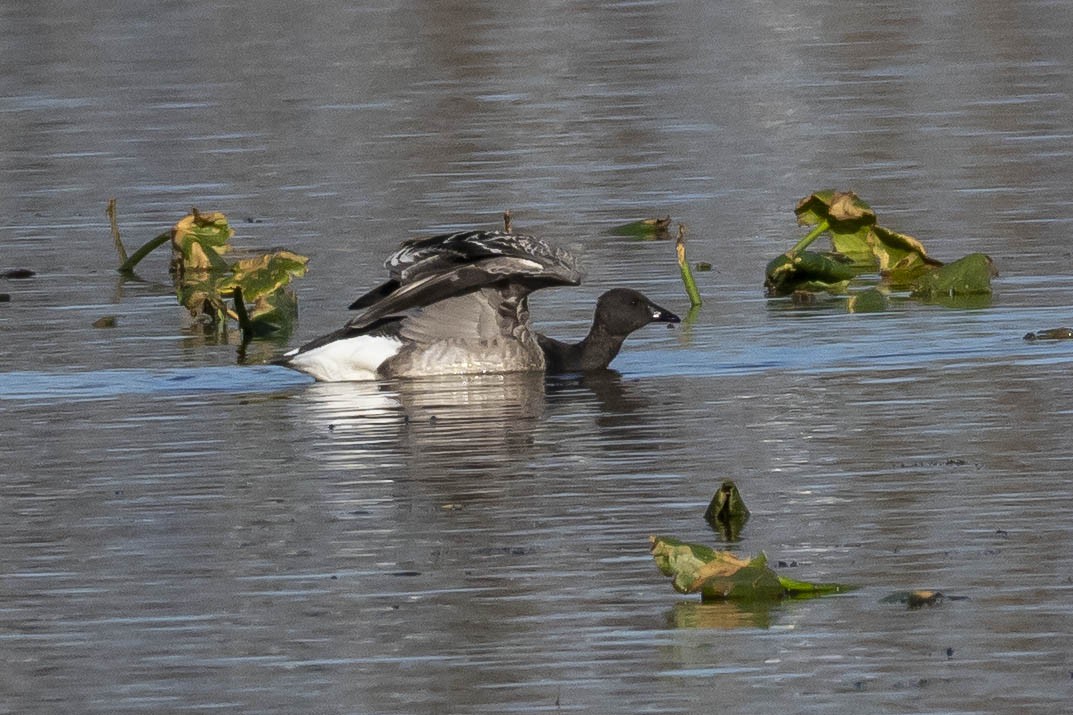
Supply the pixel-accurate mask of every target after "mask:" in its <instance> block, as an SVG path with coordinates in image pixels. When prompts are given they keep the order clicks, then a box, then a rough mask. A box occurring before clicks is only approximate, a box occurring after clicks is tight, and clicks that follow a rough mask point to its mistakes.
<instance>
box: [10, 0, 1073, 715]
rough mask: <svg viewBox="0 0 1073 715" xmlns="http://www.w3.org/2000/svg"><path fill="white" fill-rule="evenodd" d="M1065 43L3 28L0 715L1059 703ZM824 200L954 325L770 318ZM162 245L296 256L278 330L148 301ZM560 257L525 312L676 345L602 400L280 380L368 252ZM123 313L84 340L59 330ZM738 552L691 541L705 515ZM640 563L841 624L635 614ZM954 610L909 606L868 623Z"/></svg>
mask: <svg viewBox="0 0 1073 715" xmlns="http://www.w3.org/2000/svg"><path fill="white" fill-rule="evenodd" d="M1071 26H1073V6H1070V5H1069V4H1068V3H1061V2H1043V1H1037V0H1029V1H1026V2H1015V3H1009V2H995V1H992V0H985V1H984V2H979V3H971V4H967V3H922V2H914V3H875V2H872V3H830V2H819V1H816V0H808V1H805V2H772V3H760V4H757V3H753V4H744V5H743V4H740V3H739V4H727V3H710V2H699V1H698V2H682V3H675V2H666V1H662V0H653V1H651V2H541V3H536V2H533V3H502V2H480V1H477V2H461V1H460V2H450V3H418V2H393V1H387V0H385V1H383V2H371V3H362V4H360V5H352V4H349V3H341V2H325V3H317V4H315V5H302V4H294V3H282V2H265V3H235V2H222V3H155V4H146V3H135V2H129V1H122V2H116V3H80V2H62V1H52V0H34V2H28V1H22V0H8V1H7V2H5V3H3V4H2V5H0V27H2V28H3V32H0V66H2V67H3V68H4V69H3V71H2V72H0V138H2V141H0V270H6V269H10V268H28V269H31V270H34V271H35V272H36V275H35V276H34V277H32V278H28V279H21V280H16V279H0V293H4V294H7V295H9V296H10V302H4V303H0V436H2V437H0V712H3V713H30V712H42V713H52V712H64V713H68V712H86V713H116V712H154V713H157V712H187V711H198V712H202V711H223V712H249V713H269V712H273V713H276V712H278V713H295V712H309V713H314V712H315V713H448V712H449V713H468V712H484V713H507V712H586V713H706V712H726V713H756V712H761V713H763V712H809V713H958V714H962V713H965V714H967V713H1055V712H1062V711H1064V710H1065V709H1067V708H1068V703H1069V702H1070V699H1071V697H1073V645H1071V644H1070V634H1071V632H1073V606H1071V602H1073V555H1071V551H1070V543H1071V541H1073V520H1071V519H1070V514H1071V512H1073V496H1071V491H1073V450H1071V449H1070V447H1069V438H1068V435H1069V434H1070V432H1071V428H1073V407H1071V405H1073V383H1071V382H1070V380H1069V378H1068V374H1069V370H1070V369H1071V365H1073V344H1070V343H1066V342H1036V343H1029V342H1025V341H1023V340H1022V336H1023V335H1024V333H1026V332H1028V331H1030V330H1037V329H1040V328H1048V327H1057V326H1060V325H1070V324H1071V323H1073V311H1071V309H1070V306H1071V303H1073V270H1071V269H1073V251H1071V250H1070V248H1069V245H1070V244H1069V238H1070V234H1071V232H1073V190H1071V188H1070V187H1073V122H1071V120H1070V117H1073V99H1071V93H1073V45H1071V44H1070V43H1069V40H1068V29H1069V28H1070V27H1071ZM822 188H843V189H853V190H855V191H856V192H857V193H858V194H860V195H861V196H862V197H863V198H864V199H865V200H867V201H868V202H869V203H870V204H871V205H872V206H873V207H874V208H875V209H876V211H877V212H878V214H879V217H880V223H882V224H884V225H887V226H890V227H892V228H895V229H897V230H900V231H903V232H907V233H910V234H912V235H914V236H916V237H918V238H919V239H920V240H922V241H923V242H924V243H925V245H927V246H928V248H929V250H930V252H931V253H932V254H933V255H935V256H937V257H938V258H941V259H953V258H957V257H959V256H961V255H965V254H967V253H970V252H975V251H981V252H984V253H987V254H989V255H990V256H991V257H992V258H993V259H994V260H995V262H996V264H997V265H998V268H999V270H1000V272H1001V274H1000V276H999V277H998V278H996V279H995V282H994V294H993V296H992V298H991V300H990V301H989V302H987V303H985V304H984V305H982V306H980V307H977V308H974V309H953V308H947V307H942V306H935V305H925V304H921V303H919V302H915V301H911V302H905V301H895V302H894V303H893V305H892V307H891V309H890V310H888V311H887V312H883V313H878V314H867V315H853V314H847V313H846V312H845V311H844V309H843V308H842V307H841V306H840V304H839V303H837V302H834V303H832V304H821V305H817V306H812V307H806V308H793V307H791V306H789V305H788V304H786V303H785V302H782V301H769V300H768V299H767V298H765V297H764V295H763V292H762V289H761V282H762V279H763V267H764V265H765V263H766V262H767V261H768V260H769V259H770V258H772V257H774V256H775V255H777V254H778V253H780V252H781V251H783V250H785V249H786V248H787V247H789V246H790V245H792V243H793V242H794V241H795V240H796V239H797V238H798V237H799V236H800V235H801V229H799V228H798V227H797V226H795V222H794V216H793V212H792V209H793V206H794V204H795V202H796V201H797V200H798V199H799V198H801V197H803V196H805V195H807V194H808V193H810V192H811V191H813V190H817V189H822ZM111 197H115V198H116V199H117V205H118V210H119V225H120V230H121V231H122V234H123V237H124V240H125V242H126V243H127V245H128V247H133V246H137V245H139V244H141V243H142V242H144V241H146V240H148V239H149V238H151V237H153V236H155V235H157V234H158V233H159V232H161V231H162V230H165V229H166V228H168V227H169V226H171V225H172V224H173V223H174V222H175V221H177V220H178V219H179V218H181V217H182V216H183V215H184V214H185V213H186V212H187V211H188V210H189V207H190V206H197V207H198V208H199V209H201V210H203V211H212V210H218V211H223V212H225V213H226V214H227V215H228V216H229V217H230V218H231V220H232V223H233V225H234V226H235V227H236V229H237V235H236V237H235V243H237V244H240V245H244V246H250V247H254V248H258V247H264V248H268V247H273V246H286V247H288V248H291V249H293V250H296V251H298V252H300V253H304V254H306V255H309V256H310V259H311V260H310V270H309V273H308V275H307V276H306V277H305V278H302V279H301V280H299V281H298V282H297V283H296V287H297V290H298V293H299V296H300V301H301V313H300V320H299V323H298V325H297V326H296V328H295V331H294V334H293V335H292V336H290V337H289V338H287V339H284V340H281V341H277V342H274V343H257V344H254V345H251V346H249V347H248V348H247V349H246V350H240V347H239V345H238V344H237V341H236V340H235V339H234V336H232V338H231V339H230V340H223V341H220V340H215V339H212V338H207V337H205V336H204V335H203V334H202V333H201V332H199V331H198V329H197V328H196V327H194V326H192V325H190V324H189V321H188V320H187V319H186V318H185V316H184V315H183V312H182V309H181V308H180V307H179V306H178V305H177V304H176V301H175V296H174V293H173V291H172V288H171V285H170V280H169V277H168V273H167V257H166V256H165V255H164V254H163V252H161V255H155V254H154V255H152V256H150V257H149V258H148V259H146V261H145V262H143V264H142V265H141V266H139V270H138V273H139V278H140V280H135V281H132V280H122V279H120V277H119V276H118V275H117V274H116V273H115V271H114V268H115V265H116V258H115V253H114V251H113V248H112V245H111V238H110V235H109V229H108V223H107V220H106V218H105V215H104V209H105V204H106V202H107V200H108V199H109V198H111ZM508 208H509V209H512V210H513V211H514V215H515V222H516V225H517V228H518V229H519V230H524V231H528V232H533V233H536V234H538V235H540V236H542V237H544V238H547V239H549V240H552V241H556V242H558V243H561V244H564V245H567V246H571V247H572V248H574V249H575V250H576V251H577V252H578V253H579V254H581V255H582V256H583V258H584V262H585V264H586V266H587V269H588V278H587V280H586V282H585V284H584V285H583V286H582V287H581V288H579V289H556V290H549V291H544V292H542V293H540V294H538V295H536V296H534V298H533V301H532V309H533V314H534V318H535V320H536V322H537V323H539V325H540V327H541V328H542V329H544V330H546V331H547V332H549V333H551V334H554V335H556V336H559V337H565V338H576V337H578V336H580V335H581V334H582V333H583V332H584V330H585V328H586V326H587V323H588V321H589V320H590V319H591V308H592V303H593V301H594V299H595V296H597V295H598V294H599V293H600V292H602V291H603V290H604V289H606V288H608V287H610V286H612V285H631V286H634V287H637V288H640V289H642V290H644V291H645V292H646V293H648V294H649V295H651V296H652V297H653V299H655V300H656V301H657V302H659V303H660V304H662V305H666V306H667V307H669V308H671V309H672V310H675V311H677V312H680V313H682V314H683V315H684V314H685V313H686V312H687V304H686V299H685V296H684V292H683V291H682V286H681V282H680V280H679V277H678V270H677V266H676V265H675V261H674V250H673V246H672V245H671V244H670V243H668V242H636V241H631V240H629V239H623V238H615V237H613V236H610V235H608V233H607V230H608V228H610V227H612V226H615V225H617V224H621V223H624V222H626V221H629V220H633V219H638V218H644V217H648V216H657V215H664V214H671V215H672V217H673V218H674V219H675V220H676V221H681V222H683V223H685V224H687V225H688V227H689V250H690V256H691V258H692V259H693V260H698V261H699V260H703V261H708V262H711V263H712V264H713V265H714V270H713V271H712V272H710V273H699V274H697V276H698V280H699V282H700V288H701V291H702V293H703V294H704V297H705V303H704V306H703V307H702V308H701V309H700V311H699V312H697V313H696V314H695V315H694V316H693V317H692V319H691V320H690V321H688V322H687V323H686V324H684V325H683V326H681V327H679V328H677V329H675V330H667V329H665V328H664V327H662V326H659V327H656V326H651V327H649V328H646V329H645V330H643V331H641V332H639V333H638V334H636V335H635V336H634V337H633V338H631V340H630V341H629V342H628V343H627V345H626V348H625V350H624V352H623V353H622V354H621V355H620V356H619V358H618V359H617V361H616V362H615V365H614V367H615V368H616V369H617V374H611V375H605V376H600V377H588V378H584V379H577V378H555V379H548V380H545V379H543V378H542V377H540V376H489V377H479V378H466V379H456V378H444V379H437V380H427V381H418V382H394V383H392V382H386V383H383V384H378V383H369V384H332V385H328V384H317V383H314V382H312V381H310V380H309V379H307V378H305V377H304V376H301V375H298V374H296V373H292V372H289V371H287V370H285V369H283V368H277V367H271V366H265V365H264V364H263V363H264V362H265V361H266V360H267V359H268V358H270V357H271V356H273V355H275V354H277V353H278V352H280V351H281V350H282V349H283V348H284V347H285V346H286V345H295V344H297V343H299V342H300V341H302V340H306V339H309V338H312V337H314V336H317V335H319V334H321V333H324V332H327V331H329V330H332V329H334V328H336V327H338V326H339V325H340V324H341V323H342V322H343V321H344V320H345V319H346V317H347V315H346V310H345V307H346V305H347V304H348V303H349V302H350V301H351V300H353V298H355V297H356V296H357V295H359V294H360V293H361V292H363V291H364V290H365V289H367V288H368V287H370V286H371V285H373V284H375V283H376V282H378V281H379V280H381V279H382V277H383V269H382V267H381V266H380V262H381V261H382V259H383V257H384V256H385V255H386V254H387V253H388V252H389V251H390V250H391V249H392V248H394V247H395V246H396V245H397V244H398V242H399V241H401V240H403V239H406V238H409V237H413V236H418V235H425V234H428V233H431V232H434V231H440V230H450V229H456V228H492V227H495V226H496V225H498V223H499V220H500V218H499V217H500V214H501V212H502V211H503V210H504V209H508ZM106 316H114V318H115V321H116V327H114V328H94V327H93V323H94V321H96V320H97V319H98V318H101V317H106ZM728 478H729V479H733V480H735V481H736V482H737V484H738V486H739V487H740V488H741V490H742V492H743V494H744V496H745V500H746V502H747V503H748V505H749V507H750V509H751V510H752V513H753V516H752V519H751V520H750V521H749V523H748V524H747V526H746V528H745V531H744V533H743V535H742V539H741V540H740V541H739V542H737V543H734V544H730V545H726V544H723V543H722V542H721V541H720V539H719V537H718V535H717V534H715V533H714V532H713V531H711V530H710V529H709V527H708V526H707V524H706V523H705V522H704V521H703V519H702V517H701V515H702V514H703V511H704V508H705V507H706V505H707V503H708V500H709V499H710V498H711V496H712V493H713V492H714V491H715V489H716V488H717V487H718V485H719V483H720V482H721V481H722V480H724V479H728ZM650 534H667V535H674V536H678V537H680V538H684V539H688V540H692V541H696V542H703V543H707V544H710V545H713V546H718V547H721V548H730V549H732V550H733V551H735V552H736V553H738V554H741V555H750V554H755V553H759V552H761V551H763V552H765V553H766V554H767V556H768V558H769V560H770V561H771V563H772V564H774V565H776V566H778V565H779V564H780V562H781V563H782V564H783V565H782V566H779V568H778V570H779V571H780V572H781V573H784V574H785V575H788V576H792V577H794V578H799V579H805V580H814V581H838V582H842V583H848V584H854V585H857V586H859V589H858V590H856V591H853V592H852V593H850V594H847V595H843V596H838V597H832V598H824V599H816V600H811V601H793V602H786V603H781V604H775V605H771V606H767V607H744V606H739V605H734V604H704V605H702V604H700V602H699V599H698V598H697V597H695V596H682V595H679V594H677V593H675V592H674V591H673V590H672V588H671V586H670V583H669V581H668V580H667V579H665V578H664V577H663V576H661V575H660V574H659V572H658V571H657V569H656V568H655V566H654V565H653V563H652V560H651V557H650V556H649V554H648V536H649V535H650ZM913 588H935V589H939V590H941V591H943V592H944V593H947V594H950V595H955V596H965V597H967V598H966V599H964V600H948V601H946V602H944V603H943V604H942V605H940V606H937V607H933V608H924V609H919V610H908V609H906V608H905V607H904V606H902V605H898V604H891V603H883V602H882V601H881V599H882V598H883V597H884V596H886V595H887V594H889V593H891V592H894V591H904V590H909V589H913Z"/></svg>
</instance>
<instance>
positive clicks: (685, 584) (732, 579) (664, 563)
mask: <svg viewBox="0 0 1073 715" xmlns="http://www.w3.org/2000/svg"><path fill="white" fill-rule="evenodd" d="M649 541H650V543H651V551H652V557H653V559H655V562H656V565H657V566H658V567H659V569H660V571H661V572H662V573H663V574H664V575H665V576H671V577H672V581H671V584H672V585H673V586H674V589H675V590H676V591H678V592H679V593H700V594H701V598H702V599H703V600H706V601H707V600H723V599H732V600H742V601H772V600H777V599H780V598H785V597H788V596H817V595H823V594H829V593H839V592H842V591H846V590H848V589H847V587H845V586H842V585H839V584H814V583H808V582H806V581H796V580H794V579H787V578H783V577H780V576H779V575H778V574H776V573H775V572H774V571H772V570H771V569H770V568H768V566H767V557H766V556H764V554H760V555H758V556H756V557H754V558H751V559H743V558H740V557H737V556H735V555H733V554H731V553H729V552H727V551H715V550H714V549H710V548H708V547H706V546H702V545H699V544H690V543H686V542H684V541H679V540H678V539H673V538H671V537H666V536H652V537H649Z"/></svg>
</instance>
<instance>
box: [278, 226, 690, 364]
mask: <svg viewBox="0 0 1073 715" xmlns="http://www.w3.org/2000/svg"><path fill="white" fill-rule="evenodd" d="M384 265H385V267H386V268H387V269H388V271H389V278H388V280H386V281H385V282H383V283H382V284H380V285H379V286H377V287H375V288H373V289H372V290H370V291H368V292H367V293H365V294H364V295H362V296H361V297H360V298H358V299H357V300H356V301H354V302H353V303H352V304H351V306H350V307H351V308H352V309H356V310H361V311H362V312H361V313H360V314H359V315H358V316H357V317H355V318H354V319H352V320H350V321H349V322H348V323H346V325H344V326H343V327H342V328H340V329H339V330H336V331H335V332H333V333H329V334H328V335H324V336H322V337H320V338H317V339H315V340H313V341H311V342H309V343H306V344H305V345H303V346H301V347H299V348H296V349H294V350H291V351H290V352H288V353H286V354H284V355H283V356H282V357H281V358H280V359H279V360H278V362H279V363H280V364H282V365H285V366H287V367H290V368H293V369H295V370H301V371H302V372H306V373H308V374H310V375H312V376H313V377H315V378H316V379H318V380H322V381H328V382H336V381H345V380H371V379H378V378H390V377H399V378H410V377H424V376H431V375H444V374H474V373H503V372H529V371H552V372H580V371H586V370H597V369H603V368H606V367H607V365H608V363H610V361H611V359H613V358H614V357H615V355H616V354H617V353H618V350H619V348H620V347H621V345H622V341H623V340H625V338H626V335H628V334H629V333H630V332H632V331H633V330H636V329H637V328H639V327H641V326H643V325H646V324H648V323H650V322H653V321H663V322H678V317H677V316H675V315H674V314H673V313H671V312H670V311H668V310H666V309H664V308H660V307H659V306H657V305H655V304H654V303H652V302H651V301H649V300H648V299H647V298H646V297H645V296H643V295H642V294H641V293H638V292H637V291H632V290H629V289H624V288H619V289H614V290H612V291H608V292H607V293H605V294H604V295H603V296H601V297H600V300H599V302H598V304H597V306H598V307H597V312H596V317H595V318H594V322H593V330H592V331H590V334H589V336H588V337H586V339H585V340H583V341H582V342H581V343H578V344H577V345H569V344H566V343H561V342H559V341H556V340H553V339H551V338H547V337H545V336H543V335H540V334H538V333H536V332H535V331H534V330H533V328H532V325H531V323H530V321H529V305H528V296H529V294H530V293H532V292H533V291H534V290H538V289H540V288H545V287H549V286H557V285H578V284H579V283H580V282H581V273H580V271H579V270H578V267H577V262H576V260H575V259H574V257H573V256H572V255H571V254H569V253H568V252H566V251H564V250H562V249H560V248H557V247H555V246H552V245H551V244H549V243H547V242H545V241H542V240H540V239H538V238H534V237H533V236H528V235H524V234H514V233H506V232H502V231H468V232H461V233H452V234H443V235H439V236H432V237H430V238H422V239H415V240H411V241H407V242H405V243H403V244H402V245H401V246H400V247H399V249H398V250H397V251H395V253H393V254H391V256H389V257H388V259H387V260H386V261H385V263H384ZM605 358H606V359H605ZM601 363H602V364H601Z"/></svg>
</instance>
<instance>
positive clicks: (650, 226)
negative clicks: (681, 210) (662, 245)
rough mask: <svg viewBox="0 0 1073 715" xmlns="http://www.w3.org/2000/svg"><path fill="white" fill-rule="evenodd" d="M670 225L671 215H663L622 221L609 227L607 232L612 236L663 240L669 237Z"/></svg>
mask: <svg viewBox="0 0 1073 715" xmlns="http://www.w3.org/2000/svg"><path fill="white" fill-rule="evenodd" d="M670 227H671V217H670V216H664V217H662V218H646V219H642V220H640V221H631V222H630V223H624V224H622V225H621V226H615V227H614V228H612V229H610V230H609V231H608V233H610V234H611V235H613V236H630V237H631V238H639V239H642V240H647V241H653V240H665V239H668V238H670V237H671V235H670Z"/></svg>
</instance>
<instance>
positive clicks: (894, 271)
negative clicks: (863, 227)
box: [868, 225, 943, 285]
mask: <svg viewBox="0 0 1073 715" xmlns="http://www.w3.org/2000/svg"><path fill="white" fill-rule="evenodd" d="M868 243H869V245H870V246H871V248H872V252H873V254H874V255H875V258H876V261H877V263H878V264H879V271H880V273H883V274H884V276H886V277H887V279H888V280H889V281H890V283H892V284H893V285H906V284H907V283H909V282H910V281H911V280H913V279H914V278H916V277H918V276H919V275H920V274H921V273H924V272H925V271H929V270H932V269H933V268H936V267H938V266H941V265H943V262H942V261H938V260H936V259H934V258H932V257H931V256H929V255H928V253H927V251H925V250H924V245H923V244H922V243H921V242H920V241H918V240H917V239H915V238H913V237H912V236H908V235H906V234H904V233H898V232H897V231H891V230H890V229H889V228H884V227H883V226H879V225H876V226H873V227H872V230H871V231H870V232H869V236H868Z"/></svg>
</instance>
